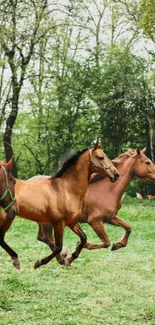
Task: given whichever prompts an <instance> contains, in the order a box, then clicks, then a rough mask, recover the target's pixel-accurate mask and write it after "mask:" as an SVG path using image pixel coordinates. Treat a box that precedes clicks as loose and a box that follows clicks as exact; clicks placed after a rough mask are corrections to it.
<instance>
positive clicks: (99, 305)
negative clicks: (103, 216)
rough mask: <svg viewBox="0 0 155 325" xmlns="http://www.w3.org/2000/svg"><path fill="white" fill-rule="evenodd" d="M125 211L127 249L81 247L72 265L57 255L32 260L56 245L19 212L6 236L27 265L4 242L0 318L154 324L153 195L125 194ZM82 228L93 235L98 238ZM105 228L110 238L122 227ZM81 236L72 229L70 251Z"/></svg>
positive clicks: (3, 324)
mask: <svg viewBox="0 0 155 325" xmlns="http://www.w3.org/2000/svg"><path fill="white" fill-rule="evenodd" d="M119 216H120V217H121V218H122V219H124V220H125V221H126V222H128V223H129V224H130V225H131V226H132V233H131V236H130V238H129V243H128V246H127V247H126V248H122V249H120V250H118V251H111V248H110V247H109V248H108V249H101V250H93V251H88V250H83V251H82V253H81V255H80V257H79V258H78V259H77V260H76V261H75V262H74V263H73V264H72V266H71V267H64V266H60V265H59V264H58V263H57V261H56V260H53V261H52V262H51V263H49V264H48V265H46V266H43V267H41V268H39V269H36V270H34V268H33V265H34V262H35V261H36V260H37V259H38V258H41V257H45V256H46V255H48V254H49V253H50V250H49V248H48V247H47V246H46V245H45V244H43V243H40V242H38V241H37V230H38V227H37V225H36V224H35V223H33V222H30V221H27V220H24V219H21V218H19V217H16V219H15V221H14V223H13V224H12V227H11V229H10V230H9V231H8V233H7V235H6V241H7V243H9V244H10V245H11V247H12V248H13V249H14V250H15V251H16V252H18V255H19V259H20V264H21V270H20V271H18V270H16V269H15V268H14V267H13V265H12V261H11V259H10V257H9V256H8V255H7V254H6V253H5V252H4V251H3V250H2V249H1V248H0V277H1V285H0V325H23V324H26V325H100V324H102V325H143V324H147V325H155V202H149V201H148V200H144V201H139V200H137V199H131V198H130V199H129V198H125V201H124V205H123V207H122V209H121V210H120V213H119ZM82 227H83V229H84V230H85V232H86V234H87V237H88V239H89V241H93V242H99V239H98V238H97V237H96V235H95V233H94V232H93V231H92V230H91V228H90V227H89V226H88V225H87V224H85V225H82ZM106 229H107V232H108V234H109V237H110V239H111V244H112V243H113V242H115V241H117V240H119V239H120V238H121V236H122V234H123V232H124V230H123V229H121V228H117V227H114V226H110V225H107V226H106ZM77 241H78V238H77V237H76V236H75V235H74V234H73V233H72V232H71V231H70V230H69V229H68V228H66V230H65V238H64V245H65V246H66V247H67V248H68V250H69V251H70V252H72V251H73V250H74V247H75V245H76V242H77Z"/></svg>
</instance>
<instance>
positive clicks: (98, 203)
mask: <svg viewBox="0 0 155 325" xmlns="http://www.w3.org/2000/svg"><path fill="white" fill-rule="evenodd" d="M144 152H145V149H143V150H141V151H140V150H139V149H136V150H132V151H131V150H129V151H127V152H125V153H123V154H121V155H120V156H119V157H118V158H116V159H114V160H112V161H113V163H114V164H115V165H116V167H117V169H118V171H119V174H120V177H119V179H118V181H117V182H116V183H111V182H110V181H109V179H108V178H103V177H102V176H101V175H96V176H95V177H94V178H92V180H91V182H90V184H89V187H88V190H87V193H86V196H85V199H84V207H83V210H82V213H81V215H80V216H79V218H78V221H79V222H83V223H84V222H87V223H88V224H89V225H90V226H91V227H92V228H93V230H94V231H95V233H96V234H97V236H98V237H99V238H100V240H101V241H102V243H100V244H95V243H94V244H93V243H89V242H87V243H86V245H85V248H88V249H99V248H107V247H109V245H110V240H109V238H108V235H107V233H106V231H105V227H104V223H108V224H111V225H114V226H118V227H122V228H124V229H125V235H124V236H123V238H122V239H121V240H119V241H118V242H116V243H114V244H113V245H112V250H116V249H119V248H121V247H125V246H126V245H127V242H128V237H129V235H130V233H131V227H130V225H128V224H127V223H126V222H124V221H123V220H121V219H120V218H119V217H118V216H117V213H118V210H119V209H120V208H121V205H122V196H123V194H124V192H125V190H126V188H127V186H128V184H129V182H130V181H131V179H132V177H133V176H137V177H139V178H140V179H141V180H144V181H147V182H151V183H155V165H154V164H153V163H152V161H151V160H150V159H149V158H148V157H147V156H146V155H145V154H144ZM39 177H47V176H36V177H34V178H33V179H34V180H36V181H38V180H39ZM38 225H39V232H38V240H40V241H42V242H45V243H46V244H48V245H49V246H50V248H52V249H53V245H54V242H53V237H52V226H51V225H48V224H41V223H40V224H38Z"/></svg>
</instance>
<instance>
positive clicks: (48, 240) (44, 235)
mask: <svg viewBox="0 0 155 325" xmlns="http://www.w3.org/2000/svg"><path fill="white" fill-rule="evenodd" d="M38 226H39V231H38V237H37V239H38V240H39V241H41V242H43V243H45V244H47V245H48V246H49V247H50V249H51V250H52V251H54V249H55V242H54V238H53V227H52V225H51V223H43V222H41V223H38ZM66 256H67V249H65V248H63V249H62V251H61V254H58V255H56V259H57V261H58V263H59V264H64V263H63V260H64V258H65V257H66Z"/></svg>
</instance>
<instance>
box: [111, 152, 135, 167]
mask: <svg viewBox="0 0 155 325" xmlns="http://www.w3.org/2000/svg"><path fill="white" fill-rule="evenodd" d="M135 155H136V150H135V149H128V150H127V151H126V152H124V153H121V154H120V155H119V156H118V157H116V158H114V159H112V160H111V161H112V163H113V164H114V165H115V163H117V165H120V164H122V163H123V161H124V160H126V159H127V158H129V157H132V156H135Z"/></svg>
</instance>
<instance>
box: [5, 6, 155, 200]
mask: <svg viewBox="0 0 155 325" xmlns="http://www.w3.org/2000/svg"><path fill="white" fill-rule="evenodd" d="M96 139H100V140H101V141H102V145H103V149H104V151H105V152H106V154H107V155H108V156H109V158H111V159H112V158H115V157H116V156H118V155H119V154H120V153H121V152H124V151H125V150H127V149H128V148H133V149H134V148H137V147H140V148H141V149H143V148H144V147H145V146H146V148H147V149H146V153H147V155H148V156H149V157H150V158H151V159H152V160H153V161H154V159H155V158H154V157H155V2H154V0H137V1H135V0H134V1H133V0H132V1H131V0H120V1H119V0H25V1H22V0H1V1H0V159H1V160H6V161H8V160H9V159H10V158H11V156H12V155H13V156H14V158H15V163H14V166H13V174H14V176H15V177H18V178H22V179H27V178H29V177H31V176H33V175H36V174H48V175H53V174H54V172H55V171H56V170H57V169H58V168H59V167H60V166H61V164H62V161H63V159H64V157H65V156H66V154H67V153H69V152H73V151H75V150H77V149H82V148H84V147H87V146H89V147H90V146H91V145H92V144H93V143H94V141H95V140H96ZM128 191H129V194H130V195H132V196H134V195H135V193H136V191H139V192H141V193H142V194H143V195H146V194H150V193H152V194H154V193H155V187H154V186H152V187H151V186H148V185H147V186H146V185H145V186H144V185H142V184H141V183H140V182H139V181H134V182H132V183H131V185H130V187H129V189H128Z"/></svg>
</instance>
